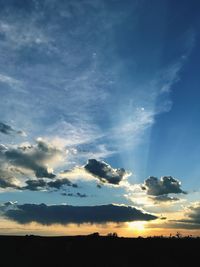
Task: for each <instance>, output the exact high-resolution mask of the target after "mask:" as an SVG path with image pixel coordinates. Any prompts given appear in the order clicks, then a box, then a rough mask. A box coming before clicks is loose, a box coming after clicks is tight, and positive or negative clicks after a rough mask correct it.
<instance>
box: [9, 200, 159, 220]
mask: <svg viewBox="0 0 200 267" xmlns="http://www.w3.org/2000/svg"><path fill="white" fill-rule="evenodd" d="M4 216H5V217H7V218H9V219H11V220H14V221H16V222H18V223H21V224H26V223H30V222H37V223H40V224H44V225H51V224H64V225H65V224H69V223H77V224H80V223H107V222H127V221H138V220H139V221H149V220H154V219H156V218H157V217H156V216H154V215H152V214H149V213H144V212H143V211H141V210H138V209H136V208H134V207H131V206H117V205H113V204H110V205H102V206H69V205H52V206H47V205H45V204H39V205H36V204H23V205H11V206H10V209H8V210H7V211H5V212H4Z"/></svg>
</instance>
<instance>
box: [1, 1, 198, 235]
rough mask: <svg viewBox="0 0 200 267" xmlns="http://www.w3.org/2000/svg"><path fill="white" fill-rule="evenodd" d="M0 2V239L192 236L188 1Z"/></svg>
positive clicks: (193, 47) (191, 4)
mask: <svg viewBox="0 0 200 267" xmlns="http://www.w3.org/2000/svg"><path fill="white" fill-rule="evenodd" d="M0 6H1V9H0V101H1V104H0V234H17V235H21V234H39V235H71V234H73V235H76V234H89V233H92V232H99V233H101V234H107V233H109V232H117V233H118V234H119V235H120V236H138V235H143V236H147V235H169V234H170V233H172V234H174V233H176V232H177V231H179V232H181V233H183V234H185V235H190V234H192V235H195V236H196V235H199V234H200V230H199V229H200V179H199V175H200V165H199V161H200V142H199V136H200V124H199V117H200V105H199V99H200V90H199V82H200V78H199V61H200V52H199V49H198V48H199V45H200V36H199V30H200V18H199V11H200V3H199V1H197V0H191V1H186V0H182V1H172V0H163V1H159V0H152V1H147V0H140V1H138V0H134V1H133V0H125V1H122V0H82V1H81V0H69V1H62V0H59V1H56V0H40V1H39V0H29V1H25V0H23V1H17V0H8V1H3V0H0Z"/></svg>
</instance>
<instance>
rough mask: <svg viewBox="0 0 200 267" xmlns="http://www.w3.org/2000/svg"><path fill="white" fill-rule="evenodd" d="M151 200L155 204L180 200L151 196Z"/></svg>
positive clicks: (163, 196) (164, 196) (165, 196)
mask: <svg viewBox="0 0 200 267" xmlns="http://www.w3.org/2000/svg"><path fill="white" fill-rule="evenodd" d="M151 199H152V200H153V201H154V202H155V204H157V203H160V202H176V201H179V200H180V199H179V198H177V197H170V196H168V195H159V196H152V197H151Z"/></svg>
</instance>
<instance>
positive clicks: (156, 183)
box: [142, 176, 186, 196]
mask: <svg viewBox="0 0 200 267" xmlns="http://www.w3.org/2000/svg"><path fill="white" fill-rule="evenodd" d="M142 189H143V190H146V192H147V194H148V195H152V196H160V195H167V194H171V193H174V194H180V193H183V194H186V192H185V191H183V190H182V189H181V182H180V181H178V180H177V179H175V178H173V177H172V176H163V177H161V178H160V180H159V179H158V178H157V177H154V176H150V177H149V178H147V179H146V180H145V181H144V185H142Z"/></svg>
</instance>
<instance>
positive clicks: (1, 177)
mask: <svg viewBox="0 0 200 267" xmlns="http://www.w3.org/2000/svg"><path fill="white" fill-rule="evenodd" d="M0 188H14V189H19V188H20V187H19V186H18V182H17V179H16V178H15V177H12V176H10V177H9V176H7V173H4V172H3V171H1V170H0Z"/></svg>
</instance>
